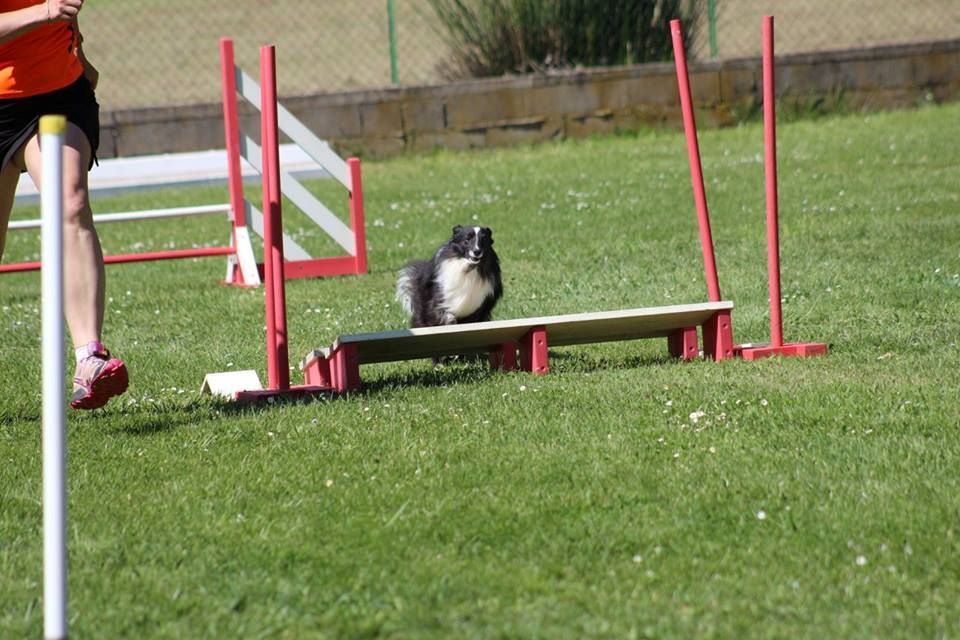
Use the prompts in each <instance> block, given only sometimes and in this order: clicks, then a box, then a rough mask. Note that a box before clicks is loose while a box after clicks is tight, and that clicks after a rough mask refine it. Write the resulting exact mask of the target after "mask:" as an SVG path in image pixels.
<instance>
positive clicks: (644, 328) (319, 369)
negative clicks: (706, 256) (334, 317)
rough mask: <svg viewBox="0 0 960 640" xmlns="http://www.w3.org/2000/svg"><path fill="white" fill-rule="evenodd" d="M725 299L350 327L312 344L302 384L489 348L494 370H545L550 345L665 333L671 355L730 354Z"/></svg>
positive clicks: (343, 380) (341, 382)
mask: <svg viewBox="0 0 960 640" xmlns="http://www.w3.org/2000/svg"><path fill="white" fill-rule="evenodd" d="M732 309H733V303H732V302H727V301H720V302H705V303H702V304H685V305H673V306H668V307H648V308H643V309H622V310H619V311H602V312H597V313H577V314H569V315H561V316H544V317H539V318H520V319H516V320H495V321H491V322H475V323H472V324H456V325H447V326H442V327H427V328H421V329H399V330H395V331H381V332H374V333H355V334H350V335H344V336H340V337H339V338H337V340H336V342H334V343H333V345H332V346H331V347H330V348H329V349H314V350H313V351H311V352H310V353H308V354H307V355H306V356H305V357H304V358H303V360H301V361H300V369H301V370H302V371H303V375H304V381H305V384H307V385H310V386H320V387H327V388H330V389H333V390H335V391H340V392H343V391H349V390H353V389H357V388H359V387H360V365H362V364H372V363H376V362H394V361H398V360H415V359H420V358H439V357H443V356H452V355H459V354H470V353H487V354H489V358H490V364H491V366H492V367H493V368H495V369H501V370H504V371H511V370H514V369H516V368H517V351H518V350H519V352H520V368H521V369H522V370H524V371H529V372H532V373H536V374H541V375H542V374H546V373H547V372H548V371H549V364H548V358H547V346H548V342H549V346H551V347H561V346H569V345H576V344H591V343H597V342H616V341H621V340H637V339H641V338H667V344H668V347H669V350H670V353H671V355H673V356H675V357H678V358H682V359H684V360H692V359H693V358H696V357H698V356H699V353H700V349H699V345H698V342H697V327H701V332H702V334H703V352H704V355H706V356H707V357H710V358H712V359H714V360H724V359H726V358H732V357H733V330H732V328H731V325H730V313H731V311H732Z"/></svg>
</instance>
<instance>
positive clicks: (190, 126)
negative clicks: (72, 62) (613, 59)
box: [99, 40, 960, 158]
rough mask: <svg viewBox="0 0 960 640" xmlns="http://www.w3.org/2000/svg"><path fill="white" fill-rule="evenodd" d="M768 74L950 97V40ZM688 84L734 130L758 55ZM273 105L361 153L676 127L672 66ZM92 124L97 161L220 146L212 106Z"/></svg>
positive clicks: (701, 112) (247, 118)
mask: <svg viewBox="0 0 960 640" xmlns="http://www.w3.org/2000/svg"><path fill="white" fill-rule="evenodd" d="M252 71H255V70H248V72H252ZM776 71H777V93H778V96H779V97H780V100H781V101H782V102H781V103H782V104H783V103H786V104H795V105H798V108H800V109H803V108H810V107H813V106H816V105H820V106H822V105H824V104H826V105H828V106H830V105H838V106H842V107H844V108H848V109H884V108H896V107H905V106H913V105H916V104H919V103H921V102H924V101H930V100H933V101H938V102H939V101H947V100H953V99H956V98H957V97H958V95H960V40H950V41H944V42H935V43H926V44H921V45H906V46H894V47H882V48H874V49H864V50H853V51H840V52H832V53H817V54H809V55H807V54H805V55H792V56H784V57H780V58H778V59H777V69H776ZM279 73H280V74H282V73H283V69H282V68H281V69H280V70H279ZM690 83H691V88H692V91H693V97H694V101H695V103H696V108H697V123H698V124H699V125H701V126H718V125H725V124H732V123H734V122H736V121H737V120H738V119H740V118H742V117H743V116H744V115H746V114H749V113H750V112H751V111H754V110H755V109H756V108H757V105H758V104H759V100H760V92H761V68H760V60H759V59H745V60H729V61H724V62H711V63H701V64H694V65H691V67H690ZM281 101H282V102H283V104H284V106H286V107H287V108H288V109H289V110H290V111H291V112H293V113H294V115H296V116H297V117H298V118H300V119H301V120H302V121H303V122H304V123H305V124H306V125H307V126H308V127H310V128H311V129H312V130H313V131H314V132H315V133H316V134H317V135H318V136H319V137H321V138H323V139H325V140H328V141H330V142H331V143H332V144H333V145H334V146H335V147H337V148H338V149H339V150H340V151H341V152H342V153H345V154H360V155H363V156H367V157H383V156H389V155H393V154H397V153H401V152H404V151H411V150H412V151H417V150H429V149H433V148H437V147H443V148H452V149H464V148H469V147H482V146H488V145H506V144H514V143H529V142H537V141H542V140H550V139H555V138H562V137H577V136H584V135H590V134H595V133H606V132H613V131H617V130H632V129H637V128H639V127H644V126H655V127H664V126H667V127H672V126H676V127H679V126H681V120H680V107H679V99H678V96H677V88H676V72H675V70H674V66H673V64H672V63H666V64H648V65H637V66H632V67H616V68H608V69H590V70H582V71H569V72H563V73H555V74H550V75H531V76H522V77H505V78H494V79H487V80H473V81H466V82H457V83H452V84H447V85H442V86H425V87H403V88H391V89H383V90H377V91H356V92H349V93H336V94H321V95H315V96H304V97H295V98H284V99H282V100H281ZM241 104H243V101H242V100H241ZM101 123H102V125H103V133H102V135H101V149H100V154H99V155H100V157H102V158H109V157H116V156H137V155H146V154H154V153H169V152H178V151H194V150H204V149H220V148H223V147H224V142H223V123H222V111H221V106H220V105H219V104H210V105H196V106H190V107H176V108H161V109H136V110H129V111H115V112H111V113H103V114H101ZM257 123H258V117H257V115H256V114H255V113H254V112H253V111H252V110H251V109H244V108H242V107H241V127H242V128H243V130H244V131H245V132H247V134H248V135H251V136H254V137H256V136H258V133H257V131H258V125H257Z"/></svg>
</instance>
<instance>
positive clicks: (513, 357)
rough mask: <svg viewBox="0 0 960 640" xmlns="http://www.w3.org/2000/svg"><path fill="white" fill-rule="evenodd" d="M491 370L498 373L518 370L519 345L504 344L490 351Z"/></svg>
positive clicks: (513, 343)
mask: <svg viewBox="0 0 960 640" xmlns="http://www.w3.org/2000/svg"><path fill="white" fill-rule="evenodd" d="M489 358H490V368H491V369H494V370H496V371H516V370H517V343H516V342H504V343H503V344H501V345H500V346H498V347H494V348H493V349H490V356H489Z"/></svg>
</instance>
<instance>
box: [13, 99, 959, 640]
mask: <svg viewBox="0 0 960 640" xmlns="http://www.w3.org/2000/svg"><path fill="white" fill-rule="evenodd" d="M958 118H960V105H949V106H942V107H929V108H924V109H920V110H915V111H904V112H897V113H887V114H874V115H868V116H863V115H851V116H846V117H833V118H824V119H819V120H812V121H800V122H794V123H790V124H782V125H781V127H780V130H779V133H780V137H779V141H778V142H779V148H780V173H781V183H780V196H781V236H782V250H781V253H782V258H783V299H784V304H783V309H784V323H785V333H786V338H787V340H788V341H798V340H807V341H824V342H827V343H829V345H830V349H831V350H830V354H829V355H828V356H827V357H823V358H813V359H774V360H767V361H762V362H755V363H747V362H721V363H713V362H693V363H685V364H684V363H677V362H674V361H671V360H670V359H668V358H667V357H666V348H665V344H663V341H662V340H658V341H640V342H626V343H613V344H606V345H598V346H593V347H579V348H567V349H557V350H554V351H552V352H551V373H550V374H549V375H547V376H544V377H536V376H532V375H528V374H523V373H514V374H496V373H490V372H488V371H487V370H486V369H485V368H484V367H482V366H480V365H471V364H463V365H454V366H450V367H447V368H445V369H442V370H434V369H433V368H432V367H431V365H430V363H429V362H428V361H412V362H404V363H394V364H389V365H381V366H376V367H370V368H369V369H365V370H364V371H363V375H364V379H365V382H366V386H365V388H364V390H363V391H361V392H359V393H355V394H350V395H347V396H345V397H339V398H322V399H319V400H316V401H312V402H293V403H277V404H274V405H270V406H265V407H260V408H240V407H234V406H230V405H226V404H222V403H219V402H216V401H213V400H211V399H209V398H206V397H201V396H200V395H199V394H198V388H199V386H200V382H201V380H202V378H203V375H204V374H205V373H206V372H210V371H222V370H227V369H242V368H257V369H259V371H260V374H261V377H264V375H265V374H264V371H263V367H264V355H263V303H262V292H261V291H251V290H237V289H232V288H228V287H224V286H221V285H218V284H217V280H218V279H219V278H222V272H223V264H222V262H220V261H219V260H198V261H182V262H178V263H145V264H138V265H127V266H118V267H111V268H109V293H108V295H109V297H110V298H111V302H110V304H109V311H108V321H107V329H106V336H105V337H106V340H107V342H108V343H109V345H110V346H111V348H113V349H114V350H116V352H117V353H119V354H120V355H122V356H123V357H124V358H125V359H126V361H127V363H128V364H129V366H130V369H131V372H132V382H131V387H130V391H129V393H128V394H127V395H126V396H125V397H123V398H121V399H119V400H117V401H114V402H113V403H111V404H110V405H109V406H108V407H107V408H106V409H105V410H101V411H98V412H94V413H90V414H76V413H71V414H70V416H69V425H68V433H69V473H70V475H69V491H70V507H69V521H70V525H69V541H70V563H71V564H70V596H71V601H70V619H71V632H72V634H73V635H75V636H76V637H78V638H83V637H141V638H184V637H211V638H214V637H216V638H221V637H243V638H258V637H271V638H335V637H351V638H355V637H391V638H453V637H455V638H461V637H463V638H470V637H477V638H491V637H502V638H583V637H595V638H607V637H618V638H619V637H623V638H690V637H706V638H709V637H717V638H751V637H756V638H767V637H790V638H946V637H953V636H956V635H957V634H958V633H960V605H958V602H960V545H958V536H960V472H958V469H960V433H958V427H960V408H958V407H960V401H958V391H960V389H958V387H960V378H958V375H957V371H958V369H960V351H958V348H957V337H958V334H960V321H958V317H960V199H958V190H957V186H956V185H957V184H958V181H957V175H958V167H960V149H958V145H957V144H956V135H955V133H952V132H953V131H954V130H955V123H956V122H957V120H958ZM761 138H762V136H761V129H760V127H758V126H756V125H746V126H743V127H740V128H736V129H727V130H719V131H705V132H703V133H702V135H701V149H702V152H703V165H704V172H705V175H706V178H707V188H708V198H709V201H710V204H711V209H712V221H713V231H714V238H715V242H716V250H717V261H718V266H719V272H720V278H721V282H720V284H721V288H722V291H723V294H724V298H726V299H730V300H733V301H734V302H735V303H736V305H737V306H736V309H735V311H734V332H735V337H736V339H737V340H738V341H743V342H758V341H763V340H765V339H767V335H768V333H767V332H768V325H767V322H768V319H767V302H766V286H767V285H766V263H765V255H766V253H765V246H764V237H765V236H764V227H763V222H762V221H763V218H764V210H763V182H762V176H763V167H762V139H761ZM364 177H365V187H366V189H367V191H366V199H367V206H368V238H369V245H370V274H369V275H367V276H364V277H358V278H336V279H328V280H312V281H294V282H290V283H289V285H288V287H287V302H288V319H289V323H290V344H291V358H292V360H293V361H294V362H295V361H296V360H298V359H299V357H300V356H301V355H302V354H303V353H305V352H306V351H307V350H309V349H311V348H313V347H317V346H321V345H326V344H329V343H330V342H331V341H332V340H333V339H334V338H335V337H336V336H337V335H338V334H340V333H349V332H355V331H368V330H380V329H388V328H398V327H400V326H402V325H403V323H404V318H403V317H402V314H401V311H400V309H399V307H398V306H397V305H396V304H395V303H394V302H393V301H392V294H393V282H394V274H395V271H396V269H397V268H398V267H399V266H400V265H401V264H402V263H403V262H404V261H405V260H407V259H409V258H412V257H426V256H427V255H429V253H430V252H431V251H432V250H433V249H434V248H435V246H436V244H438V243H439V242H440V241H442V240H443V239H444V238H445V236H446V235H447V233H448V232H449V229H450V227H451V226H452V225H453V224H455V223H470V222H474V221H476V222H478V223H481V224H485V225H490V226H491V227H493V229H494V234H495V237H496V248H497V250H498V251H499V254H500V257H501V259H502V263H503V268H504V273H505V280H506V295H505V298H504V300H503V302H502V304H501V306H500V307H499V308H498V309H497V312H496V317H497V318H500V319H505V318H513V317H523V316H529V315H545V314H554V313H568V312H580V311H590V310H606V309H617V308H623V307H634V306H660V305H665V304H679V303H689V302H699V301H703V300H705V298H706V289H705V285H704V282H703V275H702V273H703V267H702V262H701V259H700V255H699V249H698V241H697V235H696V224H695V215H694V210H693V202H692V197H691V194H690V184H689V177H688V171H687V165H686V156H685V145H684V142H683V138H682V136H681V135H679V134H677V133H672V132H671V133H665V132H660V133H644V134H640V135H636V136H629V137H626V136H625V137H617V138H604V139H592V140H586V141H570V142H563V143H557V144H551V145H547V146H540V147H536V148H518V149H510V150H490V151H481V152H474V153H469V154H449V153H441V154H437V155H432V156H426V157H407V158H401V159H395V160H391V161H388V162H382V163H367V164H366V165H365V174H364ZM314 188H315V189H316V190H317V191H318V192H322V193H323V194H324V195H325V197H327V198H332V202H335V203H337V204H338V206H339V207H340V209H339V211H342V210H343V206H342V204H343V203H342V195H341V194H339V193H337V191H336V189H335V185H332V184H330V183H318V184H316V185H314ZM255 197H256V195H255V194H253V193H252V194H251V198H254V199H255ZM225 198H226V192H225V190H222V189H208V190H190V191H169V192H152V193H144V194H141V195H138V196H131V197H127V198H123V199H115V200H109V201H108V200H101V201H98V202H97V203H96V204H97V208H98V210H99V211H101V212H106V211H110V210H113V211H119V210H126V209H130V208H144V207H152V206H175V205H178V204H188V203H201V202H216V201H223V200H225ZM35 214H36V210H35V208H31V207H23V208H20V209H18V210H17V212H16V216H17V217H32V216H34V215H35ZM288 220H289V222H290V224H289V228H290V229H291V230H292V231H294V232H295V233H298V234H299V237H301V238H302V239H303V240H304V243H305V244H308V245H311V246H317V247H320V248H322V246H321V245H322V244H323V243H322V242H321V241H320V240H319V239H317V238H316V237H314V236H310V235H308V234H307V232H306V227H303V228H301V227H299V226H298V225H299V223H298V222H297V221H296V219H295V218H294V217H293V215H292V214H290V215H289V216H288ZM298 230H299V231H298ZM100 231H101V235H102V237H103V242H104V244H105V245H106V247H107V249H108V250H110V251H120V250H125V251H129V250H133V249H134V248H144V247H150V246H152V247H160V246H168V245H172V246H177V247H184V246H192V245H194V244H204V243H214V242H217V243H219V242H221V241H222V240H223V239H224V237H225V234H226V228H225V226H224V224H223V223H222V221H220V220H192V221H178V222H174V223H167V224H160V225H154V226H150V225H148V224H147V223H143V224H141V225H137V224H128V225H112V226H103V227H101V229H100ZM138 243H139V244H138ZM36 250H37V249H36V242H35V240H32V239H31V238H30V236H28V235H24V234H20V233H19V232H17V233H14V234H12V235H11V237H10V242H9V243H8V255H7V256H6V257H5V260H7V261H13V260H17V259H22V258H27V257H30V256H31V255H32V254H33V253H35V252H36ZM0 291H2V294H0V295H2V303H0V304H2V306H0V322H2V326H3V331H2V332H0V351H2V354H3V358H2V359H3V367H2V368H0V388H2V389H3V393H2V395H0V501H2V502H0V636H2V637H11V638H14V637H39V636H40V635H41V627H42V613H41V612H42V605H41V595H42V586H41V556H42V554H41V505H40V495H41V489H40V477H41V471H40V419H39V411H40V392H39V389H40V363H39V362H38V356H39V343H38V336H39V334H40V316H39V300H38V296H39V278H38V276H37V275H36V274H28V275H15V276H9V275H5V276H3V278H2V289H0ZM294 379H295V380H296V379H297V375H294Z"/></svg>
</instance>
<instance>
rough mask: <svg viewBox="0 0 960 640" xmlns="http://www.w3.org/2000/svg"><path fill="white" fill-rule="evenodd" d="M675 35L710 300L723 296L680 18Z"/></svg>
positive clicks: (673, 23) (672, 31) (675, 23)
mask: <svg viewBox="0 0 960 640" xmlns="http://www.w3.org/2000/svg"><path fill="white" fill-rule="evenodd" d="M670 35H671V36H672V37H673V57H674V60H675V61H676V66H677V85H678V86H679V89H680V108H681V110H682V111H683V130H684V132H685V133H686V134H687V156H688V157H689V160H690V180H691V182H692V183H693V198H694V201H695V202H696V205H697V223H698V225H699V227H700V250H701V252H702V253H703V269H704V272H705V274H706V278H707V293H708V295H709V297H710V301H711V302H718V301H719V300H720V282H719V280H718V278H717V263H716V260H715V259H714V256H713V236H712V235H711V233H710V212H709V211H708V210H707V193H706V191H705V190H704V188H703V171H702V169H701V166H700V147H699V145H698V144H697V123H696V121H695V120H694V117H693V101H692V100H691V98H690V77H689V75H688V74H687V56H686V53H685V52H684V50H683V33H682V32H681V30H680V21H679V20H671V21H670Z"/></svg>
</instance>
